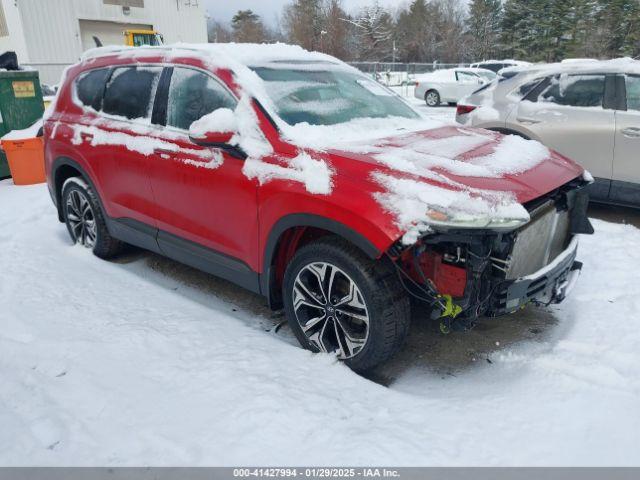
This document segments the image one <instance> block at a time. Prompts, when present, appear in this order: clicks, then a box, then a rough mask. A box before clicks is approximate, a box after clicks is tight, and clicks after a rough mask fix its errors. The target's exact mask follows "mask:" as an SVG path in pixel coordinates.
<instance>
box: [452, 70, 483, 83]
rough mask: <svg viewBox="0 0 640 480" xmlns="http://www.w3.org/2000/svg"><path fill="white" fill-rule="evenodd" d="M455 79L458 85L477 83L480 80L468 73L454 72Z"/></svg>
mask: <svg viewBox="0 0 640 480" xmlns="http://www.w3.org/2000/svg"><path fill="white" fill-rule="evenodd" d="M456 77H457V79H458V82H460V83H478V82H479V80H480V77H478V76H477V75H476V74H474V73H469V72H456Z"/></svg>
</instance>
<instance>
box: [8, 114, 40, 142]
mask: <svg viewBox="0 0 640 480" xmlns="http://www.w3.org/2000/svg"><path fill="white" fill-rule="evenodd" d="M41 128H42V119H39V120H36V122H35V123H34V124H33V125H31V126H30V127H27V128H25V129H23V130H11V131H10V132H9V133H7V134H6V135H4V136H3V137H2V138H1V139H0V140H26V139H29V138H35V137H37V136H38V133H39V132H40V129H41Z"/></svg>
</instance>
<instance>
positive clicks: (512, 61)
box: [471, 58, 531, 66]
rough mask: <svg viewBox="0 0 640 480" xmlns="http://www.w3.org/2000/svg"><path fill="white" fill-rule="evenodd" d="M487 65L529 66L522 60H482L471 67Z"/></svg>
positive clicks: (528, 63)
mask: <svg viewBox="0 0 640 480" xmlns="http://www.w3.org/2000/svg"><path fill="white" fill-rule="evenodd" d="M489 63H511V64H513V65H519V66H525V65H531V62H525V61H524V60H514V59H512V58H509V59H505V60H483V61H481V62H474V63H472V64H471V65H487V64H489Z"/></svg>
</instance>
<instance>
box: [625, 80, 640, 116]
mask: <svg viewBox="0 0 640 480" xmlns="http://www.w3.org/2000/svg"><path fill="white" fill-rule="evenodd" d="M625 84H626V87H627V110H640V76H637V75H627V77H626V79H625Z"/></svg>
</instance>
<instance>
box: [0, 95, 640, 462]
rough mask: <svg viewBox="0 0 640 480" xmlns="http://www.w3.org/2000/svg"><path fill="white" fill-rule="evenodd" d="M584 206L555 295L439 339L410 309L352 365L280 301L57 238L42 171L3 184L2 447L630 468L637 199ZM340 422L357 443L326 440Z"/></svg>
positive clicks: (80, 455) (157, 260)
mask: <svg viewBox="0 0 640 480" xmlns="http://www.w3.org/2000/svg"><path fill="white" fill-rule="evenodd" d="M413 103H415V104H416V105H417V106H418V107H419V108H420V109H424V110H425V111H426V112H427V113H428V115H429V116H435V117H437V118H440V119H442V120H444V121H449V120H451V118H452V115H453V109H452V108H450V107H441V108H437V109H427V108H426V107H422V106H421V105H420V103H419V102H417V101H414V102H413ZM591 216H592V218H593V221H594V226H595V228H596V234H595V235H593V236H587V237H584V238H583V239H582V242H581V247H580V253H579V260H581V261H583V262H584V269H583V273H582V275H581V278H580V279H579V282H578V285H577V287H576V289H575V291H574V292H573V293H572V295H571V296H570V298H569V299H567V301H566V302H564V303H563V304H561V305H558V306H554V307H546V308H543V307H528V308H526V309H525V310H522V311H520V312H518V313H516V314H513V315H511V316H509V317H502V318H497V319H483V320H482V321H481V322H479V323H478V324H477V326H476V327H475V328H474V329H473V330H471V331H469V332H452V333H451V334H449V335H442V334H440V333H439V332H438V331H437V329H436V328H434V326H433V325H431V324H429V323H428V322H426V321H425V313H424V312H423V311H421V310H420V309H419V308H416V309H414V312H413V320H412V325H411V331H410V334H409V338H408V342H407V346H406V347H405V348H404V349H403V350H402V351H401V352H400V354H399V355H398V356H397V357H396V358H394V359H393V360H392V361H391V362H390V363H388V364H387V365H385V366H384V367H381V368H379V369H377V370H376V371H374V372H372V373H371V374H369V375H368V376H367V377H366V378H363V377H360V376H358V375H356V374H354V373H353V372H351V371H350V370H349V369H347V368H346V367H345V366H344V365H342V364H340V363H339V362H336V360H335V359H334V358H333V357H332V356H331V355H313V354H310V353H308V352H305V351H303V350H301V349H300V348H299V347H298V345H297V342H296V341H295V339H294V338H293V336H292V334H291V332H290V330H289V328H288V326H287V325H286V323H285V322H284V317H283V315H282V313H281V312H275V313H274V312H271V311H270V310H268V309H267V307H266V305H265V302H264V300H263V299H262V298H260V297H258V296H255V295H253V294H250V293H247V292H246V291H244V290H241V289H239V288H238V287H236V286H234V285H232V284H230V283H228V282H225V281H223V280H220V279H217V278H215V277H212V276H210V275H207V274H204V273H202V272H199V271H196V270H194V269H191V268H189V267H186V266H184V265H181V264H178V263H176V262H173V261H171V260H168V259H166V258H162V257H160V256H157V255H155V254H151V253H148V252H144V251H141V250H138V249H134V248H130V249H129V250H128V251H127V252H126V253H125V254H123V255H121V256H120V257H118V258H117V259H116V260H114V261H111V262H104V261H100V260H98V259H97V258H95V257H94V256H93V255H91V253H90V252H89V251H87V250H85V249H83V248H82V247H79V246H72V245H71V244H70V241H69V239H68V235H67V232H66V230H65V227H64V225H63V224H60V223H58V222H57V220H56V215H55V210H54V208H53V206H52V204H51V201H50V199H49V197H48V193H47V192H46V188H45V187H44V185H38V186H31V187H20V188H18V187H15V186H13V185H12V184H11V181H8V180H5V181H2V182H0V218H2V219H3V221H4V228H3V229H2V231H1V232H0V265H2V276H1V277H0V302H1V303H2V305H3V307H2V313H1V315H0V319H1V321H2V328H1V329H0V369H1V370H0V378H2V388H1V389H0V424H2V425H3V430H4V432H3V435H0V460H1V461H2V462H3V464H5V465H20V464H26V463H29V464H39V465H70V464H72V465H82V464H87V465H89V464H106V465H109V464H118V465H126V464H154V465H204V464H220V465H224V464H226V465H237V464H245V463H246V462H247V461H248V459H251V462H255V463H259V464H264V465H270V464H271V465H274V464H278V465H288V464H289V465H290V464H323V463H333V464H347V463H348V464H351V465H354V464H355V465H366V464H371V462H375V463H379V464H380V463H381V464H387V463H388V464H391V463H392V464H396V465H415V464H430V465H438V464H445V463H447V462H450V461H451V458H453V457H452V456H455V458H456V462H457V463H458V464H460V465H477V464H483V465H495V464H501V465H504V464H507V465H511V464H513V465H515V464H518V465H523V464H526V465H540V464H545V465H575V464H580V465H602V464H616V465H626V464H632V463H633V462H634V461H635V459H636V456H637V455H636V454H637V452H636V448H635V445H637V443H638V442H639V441H640V438H639V433H638V432H640V411H639V409H638V405H640V384H639V383H638V378H640V371H639V370H638V368H639V367H638V365H639V364H640V362H638V361H637V360H638V353H637V345H638V342H639V341H640V337H639V334H638V332H639V331H640V323H639V322H640V316H639V315H638V312H639V311H640V299H638V296H637V271H638V268H639V267H640V230H638V228H636V227H638V226H640V214H639V213H638V212H637V211H634V210H631V209H622V208H617V207H601V206H597V207H595V206H594V207H593V208H592V209H591ZM634 225H635V227H634ZM400 411H401V412H402V415H396V413H397V412H400ZM558 419H562V422H558ZM354 431H356V432H358V436H359V438H360V441H361V442H362V444H363V445H367V446H368V448H366V449H358V450H357V451H353V450H351V449H343V448H341V445H343V444H345V442H348V441H349V439H351V438H352V434H353V432H354ZM274 438H277V439H278V441H277V442H275V443H274V441H273V439H274ZM389 438H393V439H394V441H393V442H388V441H387V440H388V439H389ZM482 438H490V439H491V440H490V441H487V442H482V441H479V439H482ZM98 445H99V448H97V446H98ZM505 451H508V452H509V456H508V458H507V457H505V453H504V452H505ZM594 452H596V453H594Z"/></svg>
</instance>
